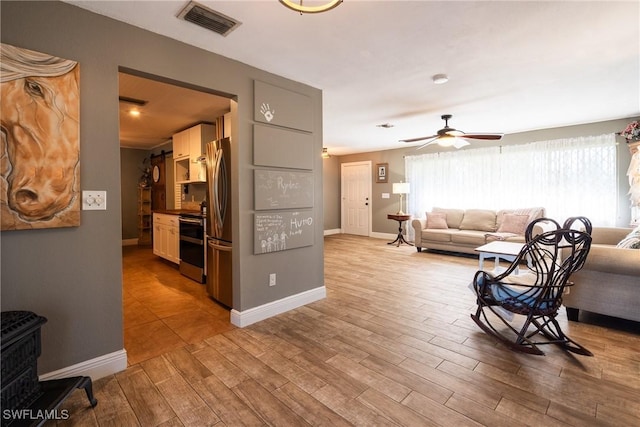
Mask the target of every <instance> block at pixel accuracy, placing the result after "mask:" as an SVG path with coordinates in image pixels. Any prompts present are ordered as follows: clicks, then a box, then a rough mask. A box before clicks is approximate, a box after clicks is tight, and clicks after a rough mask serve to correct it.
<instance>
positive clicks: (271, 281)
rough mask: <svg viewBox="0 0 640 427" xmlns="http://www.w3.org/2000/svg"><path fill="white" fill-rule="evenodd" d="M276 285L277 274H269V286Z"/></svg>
mask: <svg viewBox="0 0 640 427" xmlns="http://www.w3.org/2000/svg"><path fill="white" fill-rule="evenodd" d="M275 285H276V273H271V274H269V286H275Z"/></svg>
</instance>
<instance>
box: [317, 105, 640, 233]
mask: <svg viewBox="0 0 640 427" xmlns="http://www.w3.org/2000/svg"><path fill="white" fill-rule="evenodd" d="M638 119H640V118H639V117H635V118H634V117H631V118H628V119H621V120H610V121H605V122H598V123H588V124H584V125H578V126H566V127H559V128H553V129H542V130H536V131H531V132H522V133H516V134H510V135H505V136H504V138H502V140H500V141H496V142H490V141H483V142H482V143H481V144H482V147H489V146H492V145H509V144H526V143H529V142H534V141H546V140H553V139H560V138H570V137H580V136H588V135H601V134H607V133H615V132H620V131H621V130H623V129H624V128H625V126H626V125H627V124H629V123H630V122H631V121H633V120H638ZM618 142H619V144H618V212H619V216H618V218H617V219H616V224H617V225H618V226H620V227H628V226H629V222H630V220H631V217H630V210H629V197H628V196H627V193H628V191H629V180H628V178H627V176H626V172H627V169H628V167H629V161H630V159H631V155H630V153H629V150H628V148H627V146H626V143H625V142H624V139H623V138H621V137H618ZM470 147H471V148H472V147H473V145H472V146H470ZM438 148H439V147H437V146H429V147H425V148H424V149H422V150H420V151H416V150H415V149H414V148H400V149H397V150H385V151H375V152H369V153H358V154H351V155H345V156H338V157H332V158H331V159H330V160H334V159H335V160H334V161H335V162H337V163H339V164H338V165H337V166H335V165H333V164H332V166H331V167H330V168H327V167H326V166H325V174H329V173H330V174H335V176H331V177H330V176H325V178H324V181H325V188H324V191H325V224H327V225H329V224H330V226H325V228H326V229H332V228H339V226H335V224H340V164H342V163H350V162H360V161H366V160H370V161H371V163H372V167H373V169H374V171H373V173H375V164H376V163H389V174H390V175H389V182H388V183H386V184H378V183H376V182H375V176H372V177H371V182H372V184H371V185H372V203H371V208H372V226H371V228H372V231H373V232H374V233H376V232H378V233H392V234H395V233H396V232H397V223H395V222H394V221H389V220H388V219H387V213H390V212H397V210H398V196H396V195H393V194H391V198H390V199H383V198H382V193H391V187H392V183H394V182H399V181H400V180H401V179H404V156H408V155H415V154H418V153H426V152H434V151H437V150H438ZM325 162H326V160H325ZM336 204H337V206H338V207H337V209H327V207H328V206H335V205H336ZM469 207H473V206H469ZM497 208H499V207H497Z"/></svg>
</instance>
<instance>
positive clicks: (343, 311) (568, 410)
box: [59, 235, 640, 427]
mask: <svg viewBox="0 0 640 427" xmlns="http://www.w3.org/2000/svg"><path fill="white" fill-rule="evenodd" d="M477 264H478V260H477V258H476V259H474V258H468V257H455V256H450V255H443V254H433V253H428V252H427V253H425V252H423V253H417V252H416V251H415V249H414V248H411V247H408V246H401V247H400V248H397V247H395V246H394V247H391V246H388V245H386V242H385V241H383V240H378V239H369V238H362V237H356V236H348V235H336V236H330V237H327V238H325V284H326V287H327V298H326V299H324V300H322V301H318V302H315V303H313V304H309V305H307V306H305V307H301V308H299V309H296V310H293V311H291V312H288V313H284V314H282V315H279V316H277V317H274V318H271V319H268V320H265V321H263V322H260V323H257V324H254V325H251V326H249V327H247V328H243V329H239V328H233V327H229V329H227V330H224V328H222V329H221V330H219V331H213V333H212V334H211V335H210V336H208V337H206V338H203V339H199V338H200V337H197V338H196V336H195V335H194V336H193V339H189V338H188V337H187V335H188V334H186V333H185V336H184V337H181V340H182V341H183V344H181V345H177V344H176V341H175V340H174V341H171V342H169V343H167V345H166V351H165V352H164V353H163V354H161V355H157V356H153V355H151V353H152V352H147V353H144V352H141V353H140V354H142V355H140V356H137V357H138V360H140V362H139V363H136V364H134V365H133V366H130V367H129V368H128V369H127V370H126V371H124V372H121V373H118V374H116V375H112V376H109V377H106V378H103V379H100V380H98V381H96V382H95V383H94V389H95V392H96V397H97V398H98V400H99V403H98V406H97V407H96V408H95V409H91V408H88V407H87V401H86V398H85V396H84V395H83V392H82V391H80V390H78V391H76V392H74V394H73V395H72V397H71V398H70V399H69V400H68V401H67V402H66V403H65V404H64V406H63V408H64V409H68V410H69V411H70V414H71V418H70V419H69V420H67V421H66V422H64V423H62V422H59V424H61V425H82V426H85V425H88V426H91V425H99V426H112V425H113V426H129V425H143V426H157V425H162V426H179V425H185V426H187V425H193V426H205V425H216V426H224V425H228V426H236V425H247V426H254V425H255V426H263V425H273V426H303V425H324V426H342V425H360V426H387V425H402V426H431V425H440V426H466V425H488V426H514V425H518V426H519V425H539V426H553V425H573V426H590V425H598V426H600V425H603V426H618V427H619V426H637V425H640V330H639V328H640V326H639V325H638V324H637V323H634V322H624V321H616V320H612V319H611V318H605V317H601V316H586V317H585V316H583V317H582V318H581V320H582V321H581V322H580V323H575V322H568V321H567V320H566V316H565V314H564V313H562V315H561V316H560V317H561V320H560V322H561V324H562V325H563V326H564V329H565V332H567V333H568V334H569V335H570V336H571V337H572V338H574V339H575V340H577V341H578V342H580V343H581V344H583V345H585V346H586V347H587V348H589V349H590V350H591V351H593V353H594V354H595V357H583V356H574V355H572V354H567V353H565V352H563V351H561V350H560V349H558V348H555V347H554V346H552V347H549V346H547V347H545V350H546V352H547V354H546V356H532V355H525V354H520V353H514V352H512V351H510V350H507V349H505V348H504V347H502V346H500V345H498V344H496V343H495V342H494V341H492V340H491V339H490V338H489V337H488V336H486V335H485V334H484V333H483V332H482V331H480V330H479V328H478V327H477V326H476V325H475V323H473V321H472V320H471V319H470V318H469V314H470V313H471V312H472V311H473V310H474V307H475V304H474V296H473V294H472V293H471V291H470V290H469V289H468V288H467V286H468V284H469V281H470V279H471V277H472V276H473V273H474V272H475V271H476V269H477ZM133 270H137V268H136V267H134V266H132V265H131V264H130V263H129V260H128V259H127V256H125V273H124V274H125V281H126V282H128V281H129V280H133V281H140V282H142V283H147V285H149V283H148V281H149V278H148V276H149V272H146V273H144V272H137V273H136V272H135V271H133ZM151 275H156V276H157V277H159V278H161V279H158V280H160V281H161V282H162V283H163V284H164V285H165V286H166V287H167V288H169V289H174V290H175V289H177V288H176V285H175V283H176V282H177V281H178V280H179V279H180V278H179V277H178V276H176V272H175V269H174V271H171V269H170V268H169V267H168V266H166V265H162V264H158V265H156V266H155V267H153V271H152V272H151ZM127 286H128V285H125V288H126V287H127ZM142 287H144V286H142ZM180 292H183V291H180ZM129 299H134V300H135V298H134V297H133V295H126V292H125V313H126V312H127V308H126V305H127V304H132V305H133V308H135V307H136V305H135V301H131V300H129ZM128 300H129V301H128ZM206 306H207V305H206V301H205V307H206ZM128 308H129V309H131V310H133V308H132V307H128ZM133 311H135V310H133ZM169 311H170V310H169ZM177 312H180V310H178V311H177ZM204 312H205V313H206V310H204ZM152 313H153V312H152ZM167 314H168V313H167ZM133 315H134V314H132V313H129V314H128V316H133ZM175 315H176V314H173V316H175ZM145 316H147V315H145ZM155 317H159V316H158V315H157V314H156V315H155ZM170 317H171V315H169V316H168V318H170ZM148 319H152V317H149V318H148ZM157 321H158V320H157V319H152V320H150V322H149V323H151V322H157ZM160 321H161V322H162V318H160ZM143 324H144V322H143ZM201 326H202V328H206V326H205V325H204V324H203V325H201ZM142 329H143V330H150V329H152V328H142ZM178 329H179V328H176V331H177V330H178ZM194 333H195V332H194ZM126 334H127V331H125V335H126ZM176 335H178V336H179V337H180V334H179V333H176ZM129 345H131V342H130V341H128V344H127V349H128V350H129ZM143 353H144V354H143Z"/></svg>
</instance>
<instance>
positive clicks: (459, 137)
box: [400, 114, 504, 150]
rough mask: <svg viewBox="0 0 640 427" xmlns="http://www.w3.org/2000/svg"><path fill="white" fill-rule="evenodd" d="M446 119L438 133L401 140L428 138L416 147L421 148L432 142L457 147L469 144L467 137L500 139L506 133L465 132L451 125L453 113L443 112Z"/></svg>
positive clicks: (414, 140)
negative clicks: (450, 120)
mask: <svg viewBox="0 0 640 427" xmlns="http://www.w3.org/2000/svg"><path fill="white" fill-rule="evenodd" d="M440 117H441V118H442V120H444V127H443V128H442V129H440V130H439V131H438V133H437V134H436V135H431V136H423V137H420V138H411V139H401V140H400V141H401V142H416V141H423V140H425V139H428V141H427V142H425V143H424V144H422V145H421V146H419V147H418V148H416V150H419V149H421V148H424V147H426V146H427V145H431V144H439V145H441V146H443V147H455V148H462V147H464V146H465V145H469V142H468V141H465V139H488V140H494V141H495V140H498V139H501V138H502V136H503V135H504V134H502V133H464V132H462V131H461V130H457V129H454V128H451V127H449V119H450V118H451V117H453V116H452V115H451V114H443V115H442V116H440Z"/></svg>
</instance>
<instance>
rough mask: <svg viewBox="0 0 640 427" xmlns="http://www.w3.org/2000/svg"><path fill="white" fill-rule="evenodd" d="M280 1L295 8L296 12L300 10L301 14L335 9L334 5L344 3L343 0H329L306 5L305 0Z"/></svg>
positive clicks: (290, 7)
mask: <svg viewBox="0 0 640 427" xmlns="http://www.w3.org/2000/svg"><path fill="white" fill-rule="evenodd" d="M279 1H280V3H282V4H283V5H284V6H286V7H288V8H289V9H291V10H295V11H296V12H299V13H300V14H303V13H321V12H326V11H328V10H331V9H333V8H334V7H337V6H339V5H340V3H342V0H329V1H327V2H325V3H323V4H321V5H319V6H305V5H304V4H303V0H300V1H298V2H296V1H294V0H279Z"/></svg>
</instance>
